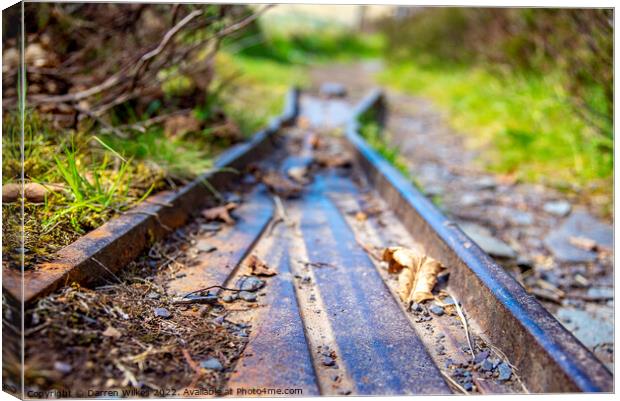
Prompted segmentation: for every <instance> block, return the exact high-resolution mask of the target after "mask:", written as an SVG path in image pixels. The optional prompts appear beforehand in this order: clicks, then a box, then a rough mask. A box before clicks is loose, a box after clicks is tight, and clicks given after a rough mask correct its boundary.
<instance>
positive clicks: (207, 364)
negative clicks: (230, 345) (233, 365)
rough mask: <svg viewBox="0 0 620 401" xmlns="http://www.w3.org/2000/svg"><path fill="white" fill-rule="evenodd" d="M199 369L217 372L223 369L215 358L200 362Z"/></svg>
mask: <svg viewBox="0 0 620 401" xmlns="http://www.w3.org/2000/svg"><path fill="white" fill-rule="evenodd" d="M200 367H201V368H203V369H209V370H217V371H220V370H223V369H224V367H223V366H222V363H221V362H220V361H219V359H217V358H209V359H205V360H204V361H200Z"/></svg>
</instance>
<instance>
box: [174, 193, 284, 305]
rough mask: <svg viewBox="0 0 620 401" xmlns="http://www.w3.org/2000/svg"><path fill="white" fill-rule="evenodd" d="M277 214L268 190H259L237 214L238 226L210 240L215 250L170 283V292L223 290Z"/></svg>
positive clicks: (228, 228) (199, 258) (221, 231)
mask: <svg viewBox="0 0 620 401" xmlns="http://www.w3.org/2000/svg"><path fill="white" fill-rule="evenodd" d="M273 211H274V207H273V201H272V200H271V198H269V196H268V194H267V192H266V190H265V188H264V187H263V186H262V185H261V186H258V187H257V188H256V189H255V190H254V191H252V193H250V194H249V195H248V199H247V201H246V202H243V203H242V204H241V206H240V207H239V208H237V209H236V210H235V216H236V218H237V221H236V224H235V225H233V226H224V227H223V228H222V230H220V231H219V232H218V233H217V235H215V236H212V237H209V238H208V242H209V245H210V246H213V248H214V250H213V251H212V252H208V253H202V254H200V255H199V256H198V260H197V264H195V265H192V266H185V267H183V268H182V269H181V270H179V271H178V272H177V276H179V277H178V278H175V279H174V280H172V281H169V282H168V283H167V288H168V290H169V291H170V292H171V293H172V294H176V295H184V294H187V293H189V292H192V291H195V290H197V289H199V288H205V287H210V286H214V285H220V286H223V285H224V283H226V280H227V279H228V278H229V277H230V276H231V274H233V273H234V271H235V269H236V268H237V266H239V264H240V263H241V261H242V260H243V259H244V258H245V257H246V256H247V254H248V252H250V251H251V250H252V248H253V247H254V244H255V243H256V241H257V240H258V239H259V237H260V235H261V233H262V232H263V230H264V229H265V227H267V224H268V223H269V221H270V220H271V218H272V216H273ZM198 240H200V239H198ZM217 292H218V291H217V290H213V291H212V293H217Z"/></svg>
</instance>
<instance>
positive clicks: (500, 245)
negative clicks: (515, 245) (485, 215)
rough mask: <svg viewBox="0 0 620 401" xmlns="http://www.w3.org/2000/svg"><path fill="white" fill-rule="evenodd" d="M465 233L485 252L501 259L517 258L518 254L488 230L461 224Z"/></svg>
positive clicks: (471, 224) (473, 225)
mask: <svg viewBox="0 0 620 401" xmlns="http://www.w3.org/2000/svg"><path fill="white" fill-rule="evenodd" d="M459 226H460V227H461V229H462V230H463V232H465V234H467V236H468V237H470V238H471V239H472V240H473V241H474V242H475V243H477V244H478V246H479V247H480V248H482V250H483V251H485V252H486V253H488V254H489V255H492V256H497V257H500V258H507V259H510V258H515V257H516V256H517V253H516V252H515V251H514V249H512V248H511V247H510V245H508V244H506V243H505V242H503V241H501V240H499V239H497V238H495V237H493V236H491V233H490V231H489V230H487V229H486V228H484V227H482V226H479V225H477V224H473V223H461V224H459Z"/></svg>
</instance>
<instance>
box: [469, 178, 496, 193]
mask: <svg viewBox="0 0 620 401" xmlns="http://www.w3.org/2000/svg"><path fill="white" fill-rule="evenodd" d="M472 184H473V186H474V187H476V188H477V189H481V190H485V189H494V188H495V187H496V186H497V183H496V182H495V178H493V177H491V176H486V177H481V178H478V179H477V180H474V181H473V182H472Z"/></svg>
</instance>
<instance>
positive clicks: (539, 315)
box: [346, 91, 613, 392]
mask: <svg viewBox="0 0 620 401" xmlns="http://www.w3.org/2000/svg"><path fill="white" fill-rule="evenodd" d="M373 109H379V110H385V99H384V96H383V94H382V93H381V91H374V92H373V93H371V94H370V95H369V96H367V97H366V98H365V99H364V100H363V101H362V102H360V104H359V105H358V107H357V108H356V113H355V115H354V117H353V119H352V120H351V121H350V123H349V125H348V126H347V130H346V137H347V139H348V141H349V145H350V148H351V150H352V151H353V153H354V155H355V158H356V161H357V164H358V166H360V167H361V169H362V170H363V171H364V172H365V174H366V176H367V178H368V180H369V181H370V183H371V184H372V185H373V186H374V187H375V188H376V189H377V190H378V192H379V193H380V194H381V196H382V197H383V198H384V200H385V201H386V202H387V204H388V205H389V207H390V208H392V209H393V210H394V212H395V213H396V214H397V215H398V217H399V218H400V219H401V220H402V221H403V223H404V224H405V225H406V227H407V229H408V230H409V231H410V232H415V233H416V234H417V235H418V236H419V238H420V239H421V241H422V245H423V246H424V248H425V250H426V251H427V252H428V253H429V254H430V255H431V256H433V257H434V258H436V259H437V260H439V261H441V262H442V263H443V264H444V265H446V266H451V273H450V281H451V282H452V283H458V284H457V285H453V287H452V290H453V291H454V292H455V294H456V295H457V296H458V297H459V299H460V300H461V301H462V303H463V304H464V305H465V307H466V309H467V310H468V312H469V313H470V314H472V315H474V316H477V317H479V319H478V320H479V324H480V326H481V328H482V329H483V330H484V331H485V332H486V333H488V336H489V337H490V339H491V340H492V341H493V342H494V343H495V344H496V345H497V346H499V347H500V348H501V349H503V350H504V351H505V352H506V354H507V356H508V357H509V359H510V360H511V361H512V363H513V364H514V365H515V366H516V367H517V368H518V369H519V372H520V374H521V375H522V377H523V379H524V381H525V382H526V385H527V386H528V388H529V389H530V390H532V391H537V392H567V391H583V392H610V391H613V376H612V374H611V373H610V372H609V370H607V368H606V367H605V366H604V365H603V364H602V363H600V362H599V361H598V360H597V359H596V357H595V356H594V355H593V354H592V353H591V352H590V351H589V350H587V349H586V348H585V347H584V346H583V345H582V344H581V343H580V342H579V341H578V340H577V339H576V338H575V337H573V336H572V335H571V334H570V333H569V332H568V331H567V330H566V329H565V328H564V327H563V326H562V325H561V324H560V323H559V322H558V321H557V320H556V319H555V318H554V317H553V316H551V314H549V312H547V311H546V310H545V309H544V308H543V306H542V305H540V303H538V301H536V299H535V298H534V297H533V296H531V295H529V294H527V292H526V291H525V290H524V289H523V287H521V285H519V283H517V282H516V280H514V279H513V278H512V277H511V276H510V275H509V274H508V273H507V272H506V271H505V270H504V269H503V268H502V267H501V266H499V265H498V264H497V263H495V262H494V261H493V260H492V259H491V258H490V257H489V256H488V255H486V254H485V253H484V252H483V251H482V250H481V249H480V248H479V247H478V246H477V245H475V243H474V242H473V241H472V240H471V239H470V238H468V237H467V236H466V235H465V234H464V233H463V232H462V231H461V230H460V229H459V228H458V227H457V226H456V225H455V224H454V223H453V222H451V221H450V220H449V219H448V218H446V217H445V216H444V215H443V214H442V213H441V212H440V211H439V210H438V209H437V208H436V207H435V206H434V205H433V204H432V203H431V202H430V201H429V200H428V199H427V198H426V197H424V196H423V195H422V194H421V193H420V192H419V191H417V190H416V189H415V188H414V187H413V186H412V185H411V183H410V182H409V181H408V180H407V179H406V178H405V177H403V176H402V175H401V174H400V173H399V172H398V171H397V170H396V169H395V168H394V167H393V166H391V165H390V164H389V163H388V162H387V161H386V160H384V159H383V158H382V157H381V156H380V155H379V154H378V153H377V152H375V151H374V150H373V149H372V148H371V147H370V146H369V145H368V144H367V143H366V142H365V141H364V140H363V139H362V138H361V136H360V135H359V133H358V130H359V124H360V123H359V119H360V117H361V116H362V115H364V114H366V113H369V112H372V110H373ZM516 345H518V346H516Z"/></svg>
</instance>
